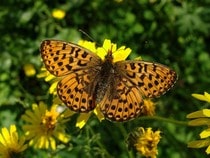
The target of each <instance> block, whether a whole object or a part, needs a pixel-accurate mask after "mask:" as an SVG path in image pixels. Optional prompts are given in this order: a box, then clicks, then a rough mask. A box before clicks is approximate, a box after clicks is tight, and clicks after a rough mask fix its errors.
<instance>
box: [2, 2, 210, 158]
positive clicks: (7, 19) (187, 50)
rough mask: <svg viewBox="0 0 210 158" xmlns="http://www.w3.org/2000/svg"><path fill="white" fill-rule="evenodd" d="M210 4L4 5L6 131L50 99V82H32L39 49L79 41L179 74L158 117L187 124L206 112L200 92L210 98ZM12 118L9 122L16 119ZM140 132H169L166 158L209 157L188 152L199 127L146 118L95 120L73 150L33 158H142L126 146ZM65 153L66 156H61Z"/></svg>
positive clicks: (76, 135) (162, 152) (163, 145)
mask: <svg viewBox="0 0 210 158" xmlns="http://www.w3.org/2000/svg"><path fill="white" fill-rule="evenodd" d="M209 7H210V3H209V1H208V0H203V1H180V0H174V1H156V0H150V1H146V0H136V1H132V0H122V1H117V0H106V1H105V0H93V1H88V0H72V1H29V0H22V1H15V0H7V1H4V0H3V1H2V2H1V5H0V17H1V18H0V24H1V25H0V34H1V36H0V51H1V57H0V110H1V112H0V118H1V122H0V127H3V126H6V127H8V126H9V125H10V124H16V125H18V126H21V124H22V122H21V121H20V116H21V114H23V113H24V111H25V109H26V108H28V107H31V104H32V103H34V102H38V101H43V100H45V101H46V100H47V98H48V97H49V96H48V95H47V93H48V84H47V83H46V82H44V81H43V80H42V79H38V78H36V76H31V77H28V76H26V74H25V73H24V65H26V64H33V65H34V67H35V69H36V71H37V73H39V72H40V67H41V65H42V63H41V58H40V53H39V45H40V43H41V41H42V40H44V39H48V38H50V39H51V38H52V39H60V40H66V41H72V42H77V41H78V40H79V39H81V38H82V39H86V40H90V39H89V37H87V36H86V35H85V34H82V33H81V32H80V31H79V30H83V31H84V32H86V33H87V34H89V35H90V36H91V37H92V38H93V39H94V40H95V41H96V42H97V44H98V45H100V46H101V45H102V42H103V40H104V39H105V38H108V39H111V40H112V42H114V43H117V44H118V46H121V45H126V46H127V47H130V48H131V49H132V55H131V56H130V58H132V59H134V58H135V57H138V56H142V58H143V59H144V60H148V61H155V62H160V63H163V64H166V65H168V66H169V67H171V68H173V69H175V71H176V72H177V73H178V75H179V80H178V81H177V83H176V85H175V87H173V88H172V89H171V90H170V91H169V92H168V93H167V94H166V95H164V96H162V97H161V98H158V99H157V101H158V102H157V110H156V111H157V115H159V116H162V117H166V118H171V119H175V120H182V121H186V118H185V117H186V115H187V114H188V113H190V112H193V111H196V110H199V109H202V108H204V107H202V106H201V103H200V102H198V101H195V99H193V98H192V97H191V94H192V93H203V92H204V91H207V92H210V89H209V88H210V86H209V85H210V80H209V77H210V62H209V61H210V54H209V50H210V45H209V42H210V11H209ZM56 8H58V9H62V10H64V11H65V12H66V16H65V17H64V18H63V19H56V18H54V17H53V16H52V14H51V13H52V11H53V10H54V9H56ZM8 116H9V117H8ZM137 126H144V127H153V128H155V129H160V130H161V131H162V140H161V142H160V145H159V156H158V157H168V158H169V157H171V158H174V157H176V158H179V157H180V158H181V157H205V156H206V155H205V152H204V150H194V149H189V148H187V145H186V143H187V142H188V141H190V140H194V139H196V138H195V136H197V135H196V134H198V131H196V129H195V128H189V127H187V126H184V125H178V124H176V123H169V122H164V121H161V120H153V119H148V120H147V119H142V118H138V119H136V120H133V121H131V122H126V123H120V124H116V123H111V122H109V121H103V122H102V123H99V122H98V121H97V119H96V118H94V117H92V118H91V119H90V120H89V121H88V123H87V125H86V126H85V127H84V128H83V129H82V130H81V131H80V132H78V130H71V129H70V128H71V126H69V129H68V130H70V132H69V134H70V135H72V140H71V142H70V144H68V145H66V146H62V145H61V147H60V149H58V151H56V152H55V153H51V152H48V151H46V152H43V151H41V150H40V151H39V150H35V149H31V150H30V151H27V152H26V153H25V154H26V157H31V156H30V155H39V157H47V155H48V154H50V155H51V157H68V156H69V155H71V157H75V158H76V157H121V158H125V157H135V152H133V151H127V149H126V145H125V144H124V141H125V139H126V136H127V134H128V133H129V132H130V131H131V130H133V129H134V128H135V127H137ZM59 155H60V156H59Z"/></svg>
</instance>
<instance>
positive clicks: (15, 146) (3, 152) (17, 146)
mask: <svg viewBox="0 0 210 158" xmlns="http://www.w3.org/2000/svg"><path fill="white" fill-rule="evenodd" d="M26 148H27V145H26V144H25V138H24V137H21V138H19V137H18V133H17V130H16V126H15V125H11V126H10V129H9V130H8V129H7V128H5V127H4V128H2V129H1V133H0V157H2V158H13V157H18V156H20V155H21V152H23V151H24V150H25V149H26Z"/></svg>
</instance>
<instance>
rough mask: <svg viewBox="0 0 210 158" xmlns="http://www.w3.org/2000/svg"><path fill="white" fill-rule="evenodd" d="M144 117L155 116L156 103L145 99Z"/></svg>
mask: <svg viewBox="0 0 210 158" xmlns="http://www.w3.org/2000/svg"><path fill="white" fill-rule="evenodd" d="M142 113H143V115H145V116H153V115H154V114H155V103H154V102H153V101H152V100H151V99H144V105H143V110H142Z"/></svg>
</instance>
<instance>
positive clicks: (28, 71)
mask: <svg viewBox="0 0 210 158" xmlns="http://www.w3.org/2000/svg"><path fill="white" fill-rule="evenodd" d="M23 70H24V72H25V75H26V76H28V77H31V76H34V75H35V74H36V70H35V68H34V65H32V64H25V65H24V66H23Z"/></svg>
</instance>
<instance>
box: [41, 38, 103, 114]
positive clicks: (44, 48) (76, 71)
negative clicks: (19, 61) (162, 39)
mask: <svg viewBox="0 0 210 158" xmlns="http://www.w3.org/2000/svg"><path fill="white" fill-rule="evenodd" d="M40 50H41V56H42V59H43V61H44V64H45V66H46V68H47V70H48V71H49V72H50V73H52V74H53V75H55V76H58V77H63V78H62V79H61V81H60V82H59V83H58V85H57V94H58V96H59V97H60V99H61V100H62V101H63V102H64V103H65V104H66V105H67V106H68V107H69V108H70V109H71V110H73V111H77V112H89V111H91V110H92V109H94V108H95V102H94V100H95V98H94V95H93V93H94V92H93V89H94V87H95V82H94V80H95V78H96V76H97V74H98V72H99V70H100V66H99V65H100V64H101V62H102V61H101V59H100V58H99V57H98V56H97V55H96V54H94V53H92V52H90V51H89V50H87V49H85V48H83V47H81V46H79V45H76V44H73V43H68V42H64V41H57V40H45V41H43V42H42V44H41V47H40Z"/></svg>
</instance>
